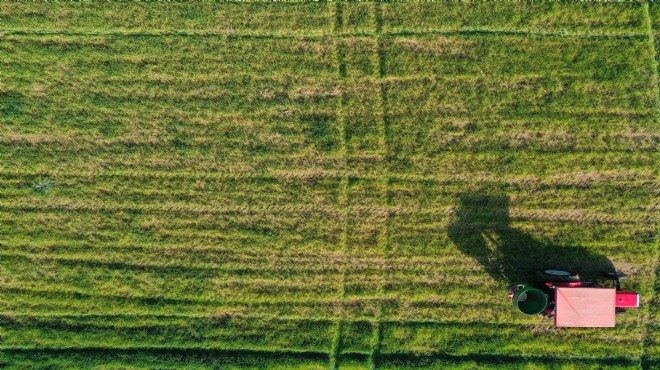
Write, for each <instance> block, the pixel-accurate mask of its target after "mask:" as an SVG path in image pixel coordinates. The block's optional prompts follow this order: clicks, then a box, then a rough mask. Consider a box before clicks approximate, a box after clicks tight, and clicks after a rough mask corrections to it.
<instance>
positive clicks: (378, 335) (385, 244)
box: [368, 2, 391, 369]
mask: <svg viewBox="0 0 660 370" xmlns="http://www.w3.org/2000/svg"><path fill="white" fill-rule="evenodd" d="M373 7H374V10H373V11H374V18H375V33H376V35H377V36H378V37H377V40H376V42H377V53H378V66H377V67H378V68H377V71H378V81H379V84H378V87H379V91H380V102H381V107H380V109H381V114H380V119H381V127H380V131H381V132H380V150H381V152H382V153H383V156H385V165H384V166H383V174H382V179H381V187H382V192H383V193H382V195H381V196H382V198H383V200H382V202H383V204H384V205H385V206H387V207H389V205H390V203H391V202H390V197H389V182H390V181H389V162H390V153H389V150H388V148H389V146H388V143H387V136H388V130H387V111H388V109H387V92H386V87H385V84H383V79H384V78H385V74H386V70H385V49H384V47H383V9H382V6H381V3H380V2H375V3H374V5H373ZM389 219H390V212H389V211H388V212H387V213H385V215H384V218H383V220H382V222H383V225H382V230H381V235H380V237H379V239H378V243H379V244H380V250H381V251H382V253H383V259H384V260H385V261H386V263H388V264H389V258H388V255H389V252H390V251H389V225H388V224H389ZM381 276H382V282H381V284H380V285H379V287H378V295H379V296H380V297H381V298H385V296H386V292H385V284H386V281H387V275H386V274H385V271H383V272H381ZM383 316H384V310H383V302H381V303H380V304H379V305H378V311H377V313H376V322H375V323H374V324H372V333H373V335H372V338H371V353H370V354H369V361H368V364H369V367H370V368H371V369H377V368H378V366H379V364H380V351H381V347H382V342H383Z"/></svg>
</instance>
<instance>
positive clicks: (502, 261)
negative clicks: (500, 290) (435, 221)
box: [448, 188, 614, 285]
mask: <svg viewBox="0 0 660 370" xmlns="http://www.w3.org/2000/svg"><path fill="white" fill-rule="evenodd" d="M448 232H449V238H450V239H451V240H452V242H453V243H454V244H455V245H456V246H457V247H458V248H459V249H460V250H461V251H462V252H463V253H465V254H467V255H469V256H471V257H473V258H474V259H476V260H477V261H479V263H481V265H482V266H483V267H484V269H485V270H486V271H487V272H488V274H490V276H491V277H492V278H493V279H495V280H497V281H501V282H506V283H507V284H509V285H515V284H521V283H535V282H539V281H540V280H542V277H541V276H540V275H539V274H537V271H540V270H544V269H557V270H566V271H570V272H573V273H578V274H580V277H581V279H582V280H585V278H586V279H589V278H594V277H596V276H598V275H600V274H601V273H604V272H610V271H614V266H613V264H612V262H611V261H610V260H609V259H608V258H607V257H605V256H604V255H601V254H598V253H595V252H594V251H592V250H589V249H587V248H585V247H583V246H579V245H557V244H552V243H549V242H545V241H542V240H539V239H538V238H535V237H534V236H532V235H530V234H529V233H527V232H525V231H522V230H520V229H517V228H514V227H512V226H511V218H510V217H509V197H508V196H507V195H506V194H505V193H504V192H503V191H501V190H498V189H486V188H484V189H481V190H480V191H478V192H472V193H466V194H462V195H461V196H460V197H459V205H458V209H457V211H456V213H455V215H454V220H453V222H452V223H451V224H450V225H449V230H448Z"/></svg>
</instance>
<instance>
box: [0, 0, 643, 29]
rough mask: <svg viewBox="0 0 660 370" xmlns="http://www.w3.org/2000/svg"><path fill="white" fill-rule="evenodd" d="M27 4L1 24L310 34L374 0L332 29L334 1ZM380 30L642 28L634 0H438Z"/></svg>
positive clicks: (387, 10) (367, 17)
mask: <svg viewBox="0 0 660 370" xmlns="http://www.w3.org/2000/svg"><path fill="white" fill-rule="evenodd" d="M129 6H130V11H128V10H127V8H126V6H123V4H119V3H115V4H108V5H107V6H101V5H100V4H83V3H81V4H66V5H59V4H55V5H52V6H49V7H48V8H44V7H40V6H38V5H35V4H21V3H15V2H8V3H5V4H3V6H2V8H0V11H1V12H2V13H1V14H2V15H3V19H5V26H4V27H5V28H6V29H8V30H23V31H30V32H35V31H59V32H62V31H69V32H90V31H97V32H108V31H111V32H112V31H137V32H139V31H147V32H153V31H168V30H169V31H171V30H180V29H186V30H191V31H214V32H219V33H234V32H236V33H252V34H262V33H266V34H299V35H310V34H312V35H315V34H327V33H331V32H332V31H333V30H334V31H336V32H374V31H375V28H376V27H377V24H376V16H375V12H376V10H375V6H374V4H360V3H349V2H346V3H342V4H340V7H341V14H342V18H343V22H342V24H341V25H340V27H338V28H336V29H335V27H334V26H335V25H334V18H335V16H336V15H335V12H336V9H335V6H334V4H327V3H321V4H295V3H294V4H286V3H285V4H259V3H252V4H249V3H248V4H205V3H195V4H167V5H165V4H130V5H129ZM381 12H382V20H381V22H382V31H384V32H410V31H420V30H421V31H429V30H445V31H446V30H457V29H466V28H467V29H473V28H477V29H495V30H501V29H504V30H540V31H558V32H561V31H568V32H576V33H583V34H610V33H611V34H643V33H644V32H645V29H644V24H643V19H644V14H643V12H644V8H643V7H642V4H639V3H628V4H600V3H597V4H590V3H568V4H553V3H530V4H514V5H511V4H480V3H456V4H452V3H450V2H441V3H438V4H428V5H426V6H424V7H419V6H416V5H414V4H397V3H388V4H383V6H382V10H381Z"/></svg>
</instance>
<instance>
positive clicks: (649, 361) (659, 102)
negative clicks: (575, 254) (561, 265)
mask: <svg viewBox="0 0 660 370" xmlns="http://www.w3.org/2000/svg"><path fill="white" fill-rule="evenodd" d="M650 7H651V4H650V3H649V2H646V3H644V15H645V18H646V19H645V22H646V24H647V30H648V41H649V48H650V51H651V69H652V73H653V81H652V83H653V88H654V90H655V106H656V125H657V123H660V77H659V75H658V60H657V58H658V56H657V55H656V47H655V35H654V32H653V20H652V19H651V10H650ZM656 235H657V234H656ZM652 258H653V260H652V261H651V273H652V274H653V278H652V279H651V299H650V300H649V302H650V304H651V307H649V308H648V310H649V313H648V323H647V327H646V333H645V335H644V340H642V343H641V346H642V355H641V356H640V366H641V368H642V369H651V368H653V367H654V362H655V361H657V359H656V360H654V359H653V358H651V357H650V356H649V355H648V354H647V349H648V348H649V347H651V346H653V339H652V338H651V336H652V335H653V328H654V327H655V325H654V321H655V317H654V316H655V312H654V311H655V310H657V308H656V307H657V290H658V271H657V266H658V259H659V258H660V248H658V245H657V244H656V247H655V251H654V253H653V255H652Z"/></svg>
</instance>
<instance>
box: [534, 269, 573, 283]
mask: <svg viewBox="0 0 660 370" xmlns="http://www.w3.org/2000/svg"><path fill="white" fill-rule="evenodd" d="M541 275H542V277H543V279H544V280H546V281H568V282H575V281H580V276H579V275H578V274H574V273H572V272H568V271H562V270H543V271H541Z"/></svg>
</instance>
